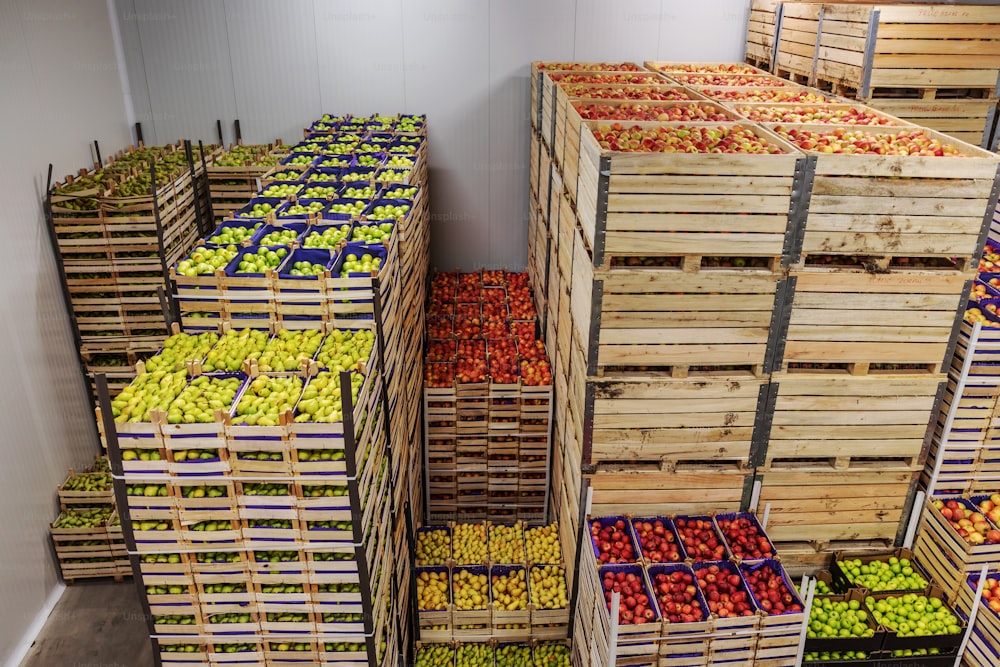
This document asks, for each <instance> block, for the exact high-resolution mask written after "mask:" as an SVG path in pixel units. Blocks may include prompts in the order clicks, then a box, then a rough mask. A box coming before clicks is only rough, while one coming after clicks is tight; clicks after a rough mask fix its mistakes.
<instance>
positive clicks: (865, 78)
mask: <svg viewBox="0 0 1000 667" xmlns="http://www.w3.org/2000/svg"><path fill="white" fill-rule="evenodd" d="M880 15H881V12H880V11H879V10H878V9H873V10H872V13H871V15H870V16H869V17H868V34H867V35H866V36H865V59H864V65H863V66H862V70H861V89H860V90H858V97H859V98H860V99H862V100H867V99H868V98H869V97H871V92H872V64H873V63H874V62H875V42H876V40H877V39H878V23H879V16H880Z"/></svg>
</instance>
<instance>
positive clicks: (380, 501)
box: [101, 115, 427, 666]
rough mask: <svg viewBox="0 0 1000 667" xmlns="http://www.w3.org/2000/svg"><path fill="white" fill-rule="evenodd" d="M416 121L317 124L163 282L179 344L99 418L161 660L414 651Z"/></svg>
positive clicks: (419, 217)
mask: <svg viewBox="0 0 1000 667" xmlns="http://www.w3.org/2000/svg"><path fill="white" fill-rule="evenodd" d="M425 128H426V119H425V118H424V117H422V116H421V117H416V116H404V117H395V116H393V117H384V116H372V117H350V116H338V117H335V116H331V115H326V116H324V117H323V118H322V119H320V120H318V121H316V122H315V123H312V124H310V126H309V127H308V128H307V129H306V131H305V139H304V140H303V141H302V142H300V143H299V144H296V145H293V146H291V147H289V153H288V155H287V156H286V157H285V158H282V159H281V160H280V161H279V164H277V165H275V166H273V167H272V168H270V169H269V170H268V172H267V173H265V174H264V176H263V177H262V178H261V187H262V190H260V191H259V192H256V196H254V197H252V198H250V199H249V200H248V201H246V202H244V203H243V205H242V206H240V208H239V209H238V210H237V211H235V212H234V215H232V216H229V217H227V219H226V220H224V221H223V222H221V223H220V224H219V225H218V226H217V227H216V229H215V230H214V231H212V232H211V233H210V234H208V235H206V236H205V238H204V239H202V242H201V243H200V244H199V246H198V247H196V248H195V249H194V250H193V251H192V252H191V253H189V254H188V255H187V256H185V257H183V258H181V259H180V261H179V262H177V264H176V265H175V266H174V267H173V268H172V271H171V276H172V278H173V279H174V282H175V288H176V291H175V294H176V299H177V302H178V304H179V310H180V312H181V322H180V324H181V325H182V326H183V329H184V333H178V334H177V335H176V336H175V337H173V338H171V339H169V340H168V341H167V343H166V344H165V345H164V348H163V350H162V351H161V353H160V354H158V355H156V356H154V357H152V358H150V359H148V360H146V361H145V362H144V363H142V364H140V365H139V369H140V371H142V373H143V374H142V375H140V376H139V378H138V379H137V380H136V381H135V383H133V386H132V387H130V388H128V389H126V390H125V392H124V393H123V394H120V395H119V396H118V397H117V398H116V399H115V402H114V403H108V404H106V405H105V410H106V412H102V415H101V416H102V417H103V420H102V424H103V426H102V434H103V435H104V436H105V439H106V440H107V441H108V444H109V448H110V449H112V450H115V449H116V447H115V445H113V444H112V443H113V442H117V450H118V451H119V452H120V459H119V460H120V462H121V466H122V471H121V474H122V475H123V476H124V481H125V482H126V484H125V485H123V486H122V488H121V489H119V490H118V493H119V495H121V496H123V497H127V499H128V501H129V503H128V507H129V511H130V514H129V515H128V516H125V515H123V518H124V519H125V522H124V524H125V530H124V532H125V535H126V537H127V538H128V540H129V541H130V544H129V546H130V553H131V554H132V560H133V567H134V569H135V570H136V572H137V573H138V576H141V577H143V578H144V585H146V584H148V586H147V592H148V593H149V595H147V598H146V602H147V604H149V605H150V609H151V615H152V618H153V619H154V623H153V624H152V625H151V634H152V635H153V637H154V640H155V641H156V642H157V643H156V647H157V650H158V651H159V652H160V657H161V659H162V660H163V664H174V663H177V664H182V663H183V664H188V663H190V662H199V661H202V662H205V663H208V662H211V663H225V662H241V661H242V662H246V663H248V664H274V665H279V664H280V665H286V664H291V663H297V662H302V661H306V662H310V663H315V664H323V665H327V664H328V665H352V666H353V665H359V664H386V665H392V664H397V663H398V661H399V659H400V655H401V653H402V652H403V651H405V647H406V646H408V645H409V642H410V641H411V637H412V635H411V634H410V632H411V630H410V628H409V627H408V625H409V623H408V613H407V612H405V611H403V610H407V609H408V608H409V607H408V606H409V604H410V602H409V600H410V597H409V594H410V569H409V560H408V558H406V556H405V554H406V553H407V552H408V547H407V543H408V538H407V534H408V530H407V522H408V519H407V517H408V516H412V513H413V512H414V511H419V497H417V496H415V494H414V491H413V490H414V489H419V484H418V483H415V482H413V481H412V480H410V479H409V476H410V475H414V474H416V475H419V474H420V467H419V465H420V459H419V449H418V448H416V447H413V446H411V445H410V444H409V443H408V442H406V441H405V440H402V439H399V438H401V437H402V435H401V434H405V433H409V434H419V428H420V422H419V419H417V416H416V415H418V414H419V413H418V410H419V405H420V401H419V395H418V394H417V393H415V392H411V393H410V394H406V392H405V391H404V390H403V387H404V386H405V383H406V382H407V380H408V378H409V377H410V376H415V377H416V379H417V382H419V377H420V374H419V368H420V366H419V363H418V360H419V354H420V346H419V345H417V344H415V342H414V339H419V338H420V332H419V328H420V327H421V326H422V324H421V321H422V312H423V296H422V295H421V293H420V292H419V291H417V290H415V288H414V283H415V282H416V281H418V280H420V276H421V275H422V274H425V273H426V247H425V246H426V240H427V239H426V232H427V195H426V187H425V183H426V137H425ZM380 147H381V148H383V149H384V150H383V151H381V152H380V151H379V148H380ZM394 149H395V150H394ZM376 153H378V156H377V158H376V161H377V162H378V163H379V165H381V166H371V165H370V163H371V161H372V160H371V159H368V160H365V161H362V154H363V155H364V156H367V157H368V158H371V157H372V155H373V154H376ZM333 160H336V161H338V162H346V163H347V165H346V166H343V167H327V166H320V164H321V163H323V162H327V161H333ZM359 163H360V164H361V165H364V166H357V165H358V164H359ZM406 165H409V167H407V166H406ZM345 199H346V200H347V201H344V200H345ZM334 207H336V208H334ZM362 213H365V214H366V215H362ZM406 242H410V245H409V246H405V243H406ZM421 244H423V245H421ZM404 246H405V247H408V252H407V254H406V255H405V256H404V255H403V251H402V250H401V248H403V247H404ZM420 248H424V250H423V252H422V253H421V252H418V250H419V249H420ZM404 262H405V266H404ZM421 262H423V265H421ZM404 273H405V275H406V280H407V281H409V282H404V280H403V276H404ZM414 292H416V294H415V293H414ZM404 314H405V316H406V317H408V318H409V319H408V320H407V321H406V322H405V323H406V324H407V326H411V327H413V328H416V329H418V331H416V332H414V331H402V330H401V328H402V326H403V324H404V320H403V319H402V317H403V315H404ZM414 369H415V370H414ZM407 371H409V375H407ZM348 383H350V385H351V387H352V390H353V391H352V392H351V394H348V392H347V391H343V392H341V389H340V387H341V385H343V386H344V387H346V386H347V384H348ZM234 391H235V393H233V392H234ZM137 396H145V398H136V397H137ZM150 396H156V397H157V398H156V401H155V403H154V402H153V401H152V398H150ZM206 396H208V397H209V401H208V403H207V404H205V401H204V399H205V397H206ZM390 396H391V397H392V400H391V402H390ZM147 399H148V401H147ZM253 405H261V406H268V408H267V411H266V413H265V414H260V415H257V414H256V410H255V409H254V408H252V407H250V406H253ZM137 406H138V413H134V411H135V410H136V409H137ZM122 410H125V411H127V414H123V413H122V412H120V411H122ZM112 434H113V436H114V437H111V436H112ZM397 439H398V440H397ZM397 442H399V443H400V444H399V445H398V446H396V443H397ZM145 578H149V582H146V581H145ZM169 583H173V584H175V585H174V586H172V587H171V586H167V588H166V590H167V593H163V590H162V589H163V587H164V586H165V585H166V584H169ZM149 586H152V587H153V588H152V589H150V588H149ZM177 586H181V587H182V588H184V591H185V592H184V594H183V595H182V596H181V597H180V598H176V599H174V598H173V597H172V596H173V595H174V594H173V593H169V591H171V590H176V589H177ZM161 594H165V595H168V597H159V596H160V595H161ZM175 603H176V604H177V605H178V606H177V607H175V608H171V606H172V605H174V604H175ZM167 612H170V613H167ZM181 626H183V627H181ZM189 626H190V627H189ZM229 654H232V655H229Z"/></svg>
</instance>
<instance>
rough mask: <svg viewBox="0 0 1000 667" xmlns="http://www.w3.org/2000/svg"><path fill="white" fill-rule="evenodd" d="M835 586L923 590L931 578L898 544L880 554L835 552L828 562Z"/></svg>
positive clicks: (886, 590)
mask: <svg viewBox="0 0 1000 667" xmlns="http://www.w3.org/2000/svg"><path fill="white" fill-rule="evenodd" d="M830 574H831V575H832V576H833V584H834V587H835V589H836V590H840V591H847V590H848V589H851V588H863V589H865V590H867V591H870V592H872V593H919V594H925V593H926V592H927V591H928V587H929V586H930V585H931V578H930V576H929V575H928V574H927V572H925V571H924V568H922V567H921V566H920V564H919V563H918V562H917V561H916V559H915V558H914V555H913V552H912V551H911V550H909V549H905V548H902V547H900V548H898V549H896V550H895V551H893V552H892V553H890V554H886V555H881V556H860V557H857V558H854V557H851V556H850V555H848V554H846V553H843V552H838V553H836V554H834V557H833V559H832V562H831V565H830Z"/></svg>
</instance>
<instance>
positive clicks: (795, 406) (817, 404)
mask: <svg viewBox="0 0 1000 667" xmlns="http://www.w3.org/2000/svg"><path fill="white" fill-rule="evenodd" d="M816 297H817V300H816V301H815V302H814V303H817V304H819V303H820V301H824V302H825V303H827V304H828V305H833V303H834V299H835V298H836V297H834V296H832V295H830V294H823V295H816ZM796 299H798V292H797V293H796ZM812 312H813V313H818V312H821V311H818V310H815V311H812ZM826 312H827V313H832V312H834V311H833V310H829V311H826ZM843 315H844V313H843V312H842V311H841V312H840V313H839V315H838V316H843ZM805 317H806V316H805V315H804V314H803V318H805ZM951 317H954V313H952V314H951ZM802 321H803V322H804V321H805V320H804V319H803V320H802ZM844 321H855V322H856V321H857V319H852V320H844ZM858 328H859V329H860V328H861V327H858ZM872 328H876V327H872ZM878 328H880V327H878ZM799 330H800V331H802V328H800V329H799ZM810 337H811V336H803V337H802V338H803V341H802V342H801V343H800V347H799V348H797V349H799V350H801V351H803V352H802V353H804V354H810V355H811V354H812V353H807V352H804V351H805V350H806V347H805V343H804V339H805V338H810ZM788 345H789V346H791V345H792V341H791V340H789V341H788ZM843 345H844V346H845V349H847V348H848V347H849V346H850V345H851V344H848V343H843ZM853 345H854V346H855V347H856V349H857V350H860V349H861V347H860V345H861V344H860V343H858V344H853ZM866 345H871V344H866ZM910 345H911V343H897V344H895V345H892V346H891V348H892V349H893V350H903V354H904V355H905V354H906V353H905V350H906V348H907V347H908V346H910ZM912 345H916V346H918V347H920V346H921V345H923V344H919V343H913V344H912ZM885 349H888V347H887V348H885ZM872 351H873V352H874V350H872ZM939 351H940V352H941V355H940V356H939V358H938V360H937V362H936V363H940V357H943V354H944V352H943V349H942V350H939ZM895 354H899V353H898V352H897V353H895ZM813 358H816V359H819V358H820V357H819V356H818V355H816V356H813ZM868 358H870V357H868ZM859 361H861V362H862V363H860V364H845V363H819V364H811V363H807V362H793V363H788V364H787V365H786V370H784V371H779V372H776V373H774V374H772V378H771V380H772V387H775V386H776V387H777V398H776V401H775V407H774V417H773V423H774V426H773V427H772V428H771V433H770V440H769V444H768V447H767V452H766V455H765V460H764V462H763V465H762V466H761V468H762V469H763V470H768V469H771V468H781V467H782V466H783V465H784V464H785V463H786V462H788V461H796V460H802V459H813V460H815V461H829V462H830V463H831V465H832V466H833V467H834V468H839V469H842V470H848V469H851V468H853V467H857V466H859V465H860V466H865V465H869V466H875V465H876V464H878V462H879V461H882V462H883V463H882V467H883V468H888V467H889V466H890V465H892V466H894V467H895V468H899V469H907V468H908V469H910V470H915V469H918V468H919V467H920V466H921V465H922V462H921V461H920V456H921V449H922V447H923V441H924V436H925V435H926V432H927V421H928V417H929V415H930V413H931V411H932V410H933V407H934V405H935V400H936V397H937V394H938V390H939V388H940V385H941V383H942V382H944V381H945V380H946V377H945V376H944V375H942V374H940V373H936V372H931V370H930V366H927V365H923V364H906V365H892V366H890V367H889V368H896V367H897V366H898V370H882V369H884V368H886V367H887V365H886V364H876V363H868V362H863V360H862V359H859ZM888 397H892V398H891V399H890V398H888ZM876 440H877V441H879V446H878V447H877V448H874V447H873V446H872V443H873V441H876Z"/></svg>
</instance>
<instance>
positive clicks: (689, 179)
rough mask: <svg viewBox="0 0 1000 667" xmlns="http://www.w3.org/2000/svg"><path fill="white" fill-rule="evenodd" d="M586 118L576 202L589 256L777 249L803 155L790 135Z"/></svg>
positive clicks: (739, 127)
mask: <svg viewBox="0 0 1000 667" xmlns="http://www.w3.org/2000/svg"><path fill="white" fill-rule="evenodd" d="M583 128H586V129H588V130H589V131H584V130H583V129H581V132H580V156H579V170H578V173H579V177H578V186H577V191H576V205H577V217H578V218H579V222H580V226H581V229H582V230H583V238H584V240H585V242H586V247H587V248H588V249H590V250H591V251H592V255H593V258H594V261H593V262H592V263H593V265H594V266H597V267H605V266H608V265H610V264H611V260H612V258H615V257H618V258H621V257H633V256H637V255H638V256H648V257H664V256H681V255H710V256H718V255H725V256H734V257H743V256H764V257H779V256H781V255H782V253H783V249H784V245H785V238H784V235H785V231H786V228H787V226H788V211H789V208H790V207H791V205H792V190H793V187H794V185H795V184H796V182H797V179H801V178H804V173H802V172H801V170H800V172H799V173H798V174H797V171H796V167H797V165H798V166H799V167H801V166H802V165H803V164H804V160H805V158H804V156H803V155H802V153H801V152H800V151H799V150H798V149H796V148H795V147H794V146H792V145H791V144H790V143H788V142H787V141H786V140H784V139H781V138H780V137H778V136H777V135H775V134H773V133H771V132H770V130H767V129H765V128H763V127H761V126H756V125H754V124H752V123H749V122H748V123H715V124H709V123H670V124H666V123H650V122H642V121H625V122H621V123H614V122H602V121H585V122H584V123H583ZM715 148H718V149H720V150H721V151H723V152H721V153H713V152H712V151H714V149H715ZM725 151H731V152H730V153H726V152H725ZM800 161H802V164H800ZM605 191H606V192H607V193H608V195H607V200H606V201H607V208H606V209H605V208H604V205H603V203H604V201H605V200H604V199H603V198H602V199H601V203H602V205H601V206H600V207H598V196H597V193H598V192H605ZM574 268H575V261H574Z"/></svg>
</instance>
